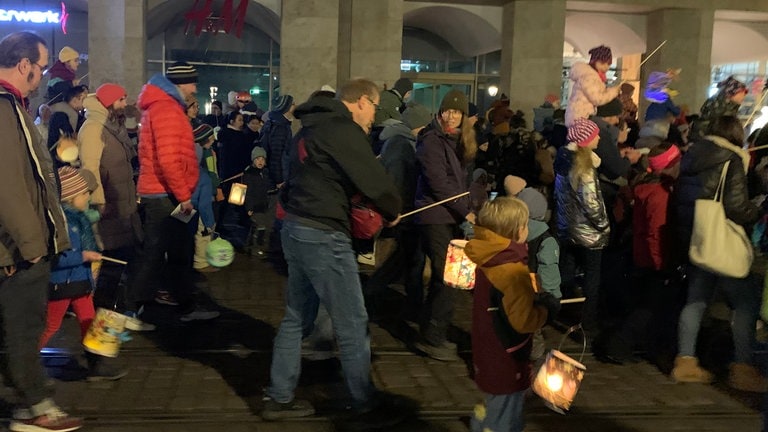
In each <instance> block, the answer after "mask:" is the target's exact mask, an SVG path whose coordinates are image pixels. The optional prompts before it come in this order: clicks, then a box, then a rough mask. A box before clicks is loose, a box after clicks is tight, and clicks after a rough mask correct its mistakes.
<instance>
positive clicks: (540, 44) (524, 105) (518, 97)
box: [499, 0, 565, 126]
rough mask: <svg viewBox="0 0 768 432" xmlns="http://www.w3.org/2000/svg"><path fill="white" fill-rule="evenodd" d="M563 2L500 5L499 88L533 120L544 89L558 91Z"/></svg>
mask: <svg viewBox="0 0 768 432" xmlns="http://www.w3.org/2000/svg"><path fill="white" fill-rule="evenodd" d="M564 38H565V2H564V1H561V0H517V1H515V2H509V3H507V4H505V5H504V8H503V17H502V32H501V41H502V42H501V43H502V46H501V77H500V78H501V83H500V86H499V87H500V92H499V93H501V92H503V93H506V94H507V95H508V96H509V98H510V101H511V107H512V109H515V110H517V109H519V110H522V111H523V112H524V113H525V117H526V119H527V120H528V125H529V126H531V125H532V124H533V108H534V107H537V106H539V105H541V104H542V103H543V102H544V97H545V96H546V95H547V93H554V94H557V95H559V94H560V84H561V82H562V70H563V40H564Z"/></svg>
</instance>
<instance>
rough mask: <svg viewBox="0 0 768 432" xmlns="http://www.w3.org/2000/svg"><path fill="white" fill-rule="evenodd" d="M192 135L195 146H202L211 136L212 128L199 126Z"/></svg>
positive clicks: (204, 125) (205, 125) (203, 125)
mask: <svg viewBox="0 0 768 432" xmlns="http://www.w3.org/2000/svg"><path fill="white" fill-rule="evenodd" d="M192 135H194V137H195V143H196V144H200V145H203V144H205V143H207V142H208V138H210V137H212V136H213V128H212V127H210V126H209V125H207V124H201V125H200V126H198V127H196V128H195V130H193V131H192Z"/></svg>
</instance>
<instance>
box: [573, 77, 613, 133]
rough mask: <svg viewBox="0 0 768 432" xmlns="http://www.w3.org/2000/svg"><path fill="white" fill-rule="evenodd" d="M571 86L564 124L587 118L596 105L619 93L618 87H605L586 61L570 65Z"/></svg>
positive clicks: (593, 111)
mask: <svg viewBox="0 0 768 432" xmlns="http://www.w3.org/2000/svg"><path fill="white" fill-rule="evenodd" d="M570 78H571V80H573V88H572V89H571V97H570V98H568V106H567V107H566V108H565V125H566V126H571V125H572V124H573V121H574V120H576V119H578V118H589V116H591V115H592V114H594V113H595V109H596V107H598V106H600V105H604V104H607V103H608V102H610V101H611V100H613V99H615V98H616V97H617V96H618V95H619V90H620V88H619V87H606V86H605V83H604V82H603V80H602V79H600V75H599V74H598V73H597V71H596V70H595V69H594V68H593V67H592V66H590V65H588V64H587V63H575V64H574V65H573V66H572V67H571V74H570Z"/></svg>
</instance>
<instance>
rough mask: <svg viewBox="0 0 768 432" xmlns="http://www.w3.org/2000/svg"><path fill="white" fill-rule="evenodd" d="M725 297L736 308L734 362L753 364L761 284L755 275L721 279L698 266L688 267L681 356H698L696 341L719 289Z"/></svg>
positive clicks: (681, 319)
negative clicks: (708, 308)
mask: <svg viewBox="0 0 768 432" xmlns="http://www.w3.org/2000/svg"><path fill="white" fill-rule="evenodd" d="M716 288H719V289H720V290H722V292H723V294H725V297H726V299H727V300H728V303H729V305H730V307H731V308H732V309H733V319H732V320H731V330H732V332H733V345H734V361H736V362H737V363H749V364H751V363H752V350H753V344H754V341H755V322H756V321H757V317H758V313H759V309H760V295H761V292H760V284H759V282H758V281H757V279H756V278H755V275H752V274H750V275H749V276H747V277H746V278H744V279H737V278H732V277H726V276H720V275H717V274H715V273H710V272H708V271H706V270H703V269H701V268H699V267H696V266H695V265H692V264H691V265H689V266H688V299H687V300H686V303H685V307H684V308H683V311H682V312H681V313H680V323H679V326H678V334H679V338H680V340H679V342H678V344H679V354H680V355H681V356H696V338H697V337H698V335H699V327H700V326H701V319H702V317H703V316H704V311H705V310H706V308H707V305H709V303H710V302H711V301H712V298H713V296H714V294H715V289H716Z"/></svg>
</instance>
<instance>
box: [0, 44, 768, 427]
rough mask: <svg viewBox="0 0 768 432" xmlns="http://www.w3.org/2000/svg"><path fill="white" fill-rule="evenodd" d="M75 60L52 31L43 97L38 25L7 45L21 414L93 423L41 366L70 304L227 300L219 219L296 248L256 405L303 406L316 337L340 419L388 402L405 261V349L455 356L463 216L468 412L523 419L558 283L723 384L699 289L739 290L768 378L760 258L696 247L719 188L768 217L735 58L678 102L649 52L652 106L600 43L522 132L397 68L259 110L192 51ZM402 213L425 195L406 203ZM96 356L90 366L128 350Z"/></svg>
mask: <svg viewBox="0 0 768 432" xmlns="http://www.w3.org/2000/svg"><path fill="white" fill-rule="evenodd" d="M78 58H79V55H78V53H77V52H76V51H75V50H73V49H72V48H69V47H65V48H64V49H62V50H61V51H60V52H59V55H58V61H57V62H56V64H55V65H54V66H53V67H52V68H51V69H50V70H49V72H48V73H49V82H48V86H47V93H48V96H50V102H49V103H47V104H43V105H41V106H40V107H38V108H37V109H35V110H32V109H31V108H30V107H29V106H28V97H29V95H30V93H32V92H33V91H34V90H36V88H37V87H38V86H39V85H40V83H41V81H42V77H43V71H44V70H47V69H48V67H47V66H48V65H47V59H48V49H47V47H46V44H45V42H44V41H43V40H42V39H41V38H39V37H38V36H36V35H34V34H32V33H27V32H20V33H14V34H11V35H9V36H7V37H5V38H4V39H3V40H2V41H0V86H2V88H1V89H0V122H2V124H4V125H6V126H7V129H8V137H7V138H8V139H7V140H4V141H3V142H4V146H5V150H6V152H5V154H6V156H7V157H6V158H4V159H3V162H2V169H0V175H2V176H4V178H5V179H6V181H5V182H3V183H4V184H6V185H14V186H13V187H4V188H3V189H2V190H3V194H4V197H5V198H7V200H8V202H14V203H15V205H13V206H4V207H3V208H2V209H1V210H0V229H2V230H3V232H4V233H5V238H6V241H3V242H1V243H2V244H0V265H2V266H3V270H4V272H3V273H2V274H0V313H2V315H3V320H2V330H3V336H4V337H3V339H4V341H5V344H6V348H7V365H8V371H9V376H8V378H9V381H10V382H11V383H12V385H13V387H14V388H15V389H16V390H17V392H18V394H19V398H20V404H19V406H18V408H17V409H16V410H15V411H14V414H13V419H12V421H11V425H10V429H11V430H12V431H51V430H59V431H61V430H75V429H78V428H80V427H81V426H82V420H81V419H79V418H76V417H73V416H70V415H69V414H67V413H64V412H63V411H61V410H60V409H59V408H58V407H57V405H56V404H55V402H54V401H53V399H52V395H51V394H50V389H49V387H48V386H46V379H47V378H46V376H45V371H44V369H43V368H42V367H41V366H40V362H39V350H40V349H41V348H42V347H43V346H45V344H46V343H47V341H48V340H49V339H50V337H51V336H52V335H53V334H55V333H56V331H57V330H58V328H59V327H60V325H61V321H62V319H63V316H64V314H65V312H66V311H67V310H68V309H71V310H72V311H73V312H74V313H75V315H76V316H77V319H78V322H79V325H80V328H81V330H82V334H83V336H84V335H85V333H86V331H87V330H88V328H89V326H90V324H91V322H92V321H93V319H94V313H95V312H94V309H95V308H94V306H100V305H107V307H109V308H111V307H114V305H119V306H117V307H118V309H119V311H120V312H121V313H122V314H124V315H125V316H126V317H127V321H126V328H127V329H130V330H133V331H152V330H154V329H155V325H154V324H153V323H150V322H148V321H146V320H145V319H144V316H143V315H142V311H143V306H144V305H146V304H148V303H149V302H157V303H160V304H163V305H169V306H174V307H175V308H176V310H177V316H178V319H179V320H181V321H182V322H189V321H198V320H211V319H215V318H217V317H218V316H219V312H218V311H216V310H209V309H207V308H206V307H204V306H203V305H202V304H201V302H200V301H199V298H198V293H197V292H196V288H195V284H194V278H195V271H197V272H200V273H207V272H214V271H219V270H220V269H219V268H218V267H215V266H213V265H211V263H210V262H209V260H208V259H207V256H206V250H207V246H208V244H209V242H210V241H211V239H212V237H214V236H221V237H223V238H225V239H227V240H228V241H230V242H231V244H232V245H233V247H234V248H235V249H236V250H237V251H238V252H240V253H250V254H254V255H257V256H260V257H263V258H264V259H267V260H270V261H271V262H272V263H273V265H274V266H275V268H276V269H277V270H278V271H286V270H287V288H286V291H285V301H286V307H285V316H284V318H283V320H282V322H281V324H280V327H279V330H278V332H277V336H276V338H275V341H274V348H273V359H272V366H271V370H270V384H269V387H268V388H267V389H266V394H265V399H264V403H263V411H262V413H261V415H262V417H263V418H264V419H265V420H281V419H287V418H293V417H304V416H310V415H313V414H314V412H315V409H314V407H313V406H312V404H311V403H310V402H309V401H306V400H301V399H297V398H296V397H295V390H296V387H297V386H298V383H299V377H300V375H301V358H302V350H303V349H304V348H305V347H306V342H307V340H309V339H312V340H318V339H320V340H325V341H326V342H330V343H329V346H331V347H332V348H331V349H332V350H335V351H336V353H334V354H332V355H337V356H338V358H339V360H340V363H341V367H342V369H343V373H344V383H345V385H346V388H347V390H348V392H349V396H350V400H351V402H350V406H349V407H348V414H349V417H350V419H351V421H359V422H361V423H360V424H366V425H368V426H370V425H372V424H373V425H377V426H379V427H384V426H386V425H388V424H393V423H396V422H398V421H399V420H400V419H401V416H399V415H396V413H397V412H398V411H402V410H398V409H397V408H396V404H397V403H398V400H397V398H394V397H392V396H391V395H387V394H385V393H383V392H380V391H378V390H377V389H376V388H375V386H374V384H373V383H372V381H371V373H370V372H371V371H370V369H371V348H370V340H369V334H368V323H369V320H374V319H379V318H380V316H381V315H382V314H385V313H389V312H387V311H386V310H384V308H383V307H382V301H381V299H382V298H383V297H384V294H385V293H386V290H387V289H388V288H389V285H390V284H392V283H394V282H402V285H403V286H404V288H405V294H406V295H405V300H404V304H403V305H402V307H401V308H399V309H398V310H399V312H398V316H397V318H398V319H402V320H404V321H406V322H410V323H412V324H413V325H414V326H415V327H416V328H418V334H417V336H416V337H415V338H414V339H413V340H408V341H406V342H407V343H408V345H409V347H411V348H412V349H413V350H414V351H416V352H419V353H422V354H424V355H426V356H429V357H431V358H434V359H436V360H440V361H445V362H451V361H457V360H460V359H459V356H458V352H457V347H456V344H455V343H454V342H453V341H450V340H449V337H448V336H449V332H448V329H449V326H450V324H451V321H452V317H453V311H454V304H455V301H456V296H457V290H456V289H454V288H452V287H449V286H448V285H447V284H446V282H445V281H444V278H443V270H444V268H445V266H446V251H447V250H448V248H449V244H450V242H451V240H453V239H457V238H466V239H469V243H468V244H467V246H466V253H467V255H468V256H469V257H470V258H471V259H472V260H473V261H474V262H475V263H477V266H478V267H477V272H476V276H475V277H476V285H475V293H474V308H473V318H472V320H473V324H472V335H471V336H472V340H473V350H472V361H473V364H474V368H475V374H474V379H475V381H476V382H477V385H478V387H479V388H480V389H481V390H482V391H483V392H484V393H485V394H486V399H485V404H484V406H483V407H482V409H478V410H476V411H475V414H474V417H473V419H472V430H473V431H478V432H479V431H484V430H493V431H515V432H519V431H522V430H523V427H524V421H523V402H524V399H525V398H524V391H525V390H527V389H528V388H529V387H530V385H531V372H532V367H533V364H534V363H533V362H534V361H535V360H537V359H539V358H541V356H542V354H543V351H544V341H543V337H542V333H541V328H542V327H543V326H544V325H546V324H547V323H551V322H552V321H553V320H554V319H555V318H556V317H557V315H558V314H559V313H560V301H561V299H563V298H564V297H580V296H583V297H585V302H584V305H583V308H582V310H581V315H580V317H579V320H580V321H581V323H582V327H583V329H584V333H585V335H586V338H587V341H588V343H589V344H590V345H591V347H592V350H593V352H594V353H595V355H596V357H597V358H598V359H599V360H601V361H605V362H611V363H616V364H623V363H625V362H629V361H634V356H635V355H636V354H637V353H638V352H641V353H644V355H645V356H646V359H648V360H650V361H652V362H656V363H657V364H659V366H660V367H661V368H662V369H664V368H665V367H666V369H667V371H668V372H670V375H671V377H672V378H673V379H674V380H676V381H678V382H711V381H712V377H713V375H712V373H711V372H710V371H708V370H706V369H704V368H703V367H702V365H701V364H700V363H699V361H698V357H697V347H696V343H697V337H698V333H699V330H700V326H701V323H702V320H703V317H704V315H705V311H706V308H707V306H708V305H709V304H711V303H712V302H713V301H715V299H723V300H724V301H726V302H727V303H728V305H729V306H730V307H731V308H732V309H733V319H731V320H730V321H731V326H732V329H733V342H734V355H733V363H731V365H730V374H729V378H728V383H729V385H730V386H732V387H733V388H736V389H739V390H745V391H753V392H765V391H766V390H768V380H766V379H765V378H764V377H763V376H762V375H761V373H760V371H759V369H758V367H757V366H756V365H755V359H754V357H753V347H754V344H755V324H756V322H757V321H758V319H759V316H758V315H759V305H760V296H761V288H762V278H763V276H764V275H762V274H757V273H750V274H749V275H747V276H746V277H743V278H735V277H730V276H726V275H722V274H718V273H716V272H713V271H712V270H711V269H707V268H703V267H701V266H697V265H696V264H694V263H692V262H690V260H689V259H688V246H689V244H690V243H691V236H692V231H693V226H694V223H695V221H694V213H693V209H694V207H695V201H696V200H698V199H702V198H704V199H709V198H712V197H714V196H715V194H716V192H718V191H719V192H718V193H720V194H721V195H722V202H723V205H724V208H725V214H726V216H727V218H728V219H730V220H731V221H732V222H734V223H736V224H738V225H741V226H743V227H744V228H745V229H747V230H750V229H751V228H752V225H753V224H755V223H756V222H758V220H762V221H763V222H761V223H762V224H763V225H765V219H766V218H765V216H764V215H765V214H766V213H768V208H766V205H768V204H766V205H763V204H762V198H764V197H765V195H766V194H768V153H766V152H761V151H755V152H753V153H751V152H749V151H748V150H745V148H747V147H746V146H747V145H751V146H754V147H760V146H762V145H763V144H765V143H766V142H768V129H764V130H762V131H753V133H752V134H751V136H750V138H749V140H747V139H746V137H745V134H744V126H743V125H742V123H741V122H740V120H739V118H738V117H737V115H738V110H739V107H740V104H741V102H742V101H743V100H744V97H745V95H746V94H747V87H746V86H745V85H744V84H743V83H741V82H739V81H738V80H736V79H734V78H733V77H729V78H728V79H727V80H725V81H724V82H723V83H721V89H720V91H719V92H718V94H717V95H715V96H713V97H712V98H710V99H709V100H708V101H707V102H706V103H705V104H704V106H703V107H702V108H701V113H700V114H698V115H690V114H688V113H687V112H686V111H687V109H686V108H685V107H679V106H677V105H676V104H675V102H674V95H675V92H674V91H673V90H672V89H671V88H670V86H673V85H674V84H673V83H674V80H676V79H680V78H679V75H680V71H674V70H670V71H666V72H658V73H657V72H654V73H653V74H651V75H650V77H649V80H648V83H647V84H646V87H645V89H644V91H643V92H642V95H643V97H644V98H645V99H646V100H647V101H648V108H647V109H646V110H645V112H644V118H643V119H642V121H641V120H640V119H639V118H638V117H637V116H638V114H639V113H640V110H639V109H638V107H637V105H636V104H635V102H634V101H633V99H632V95H633V93H634V90H635V88H634V86H632V85H631V84H629V83H623V84H621V85H614V86H611V85H608V84H607V83H608V79H607V76H606V73H607V72H608V70H609V68H610V65H611V63H612V53H611V50H610V48H608V47H605V46H600V47H596V48H594V49H592V50H590V61H589V62H588V63H581V64H576V65H574V66H573V68H572V70H571V79H572V80H573V81H574V85H573V88H572V93H571V94H570V97H569V98H568V105H567V107H566V109H564V110H563V109H561V108H560V107H559V102H560V98H559V97H558V96H556V95H547V96H546V97H545V99H544V104H543V105H542V106H541V107H538V108H536V109H535V110H534V112H533V114H534V116H533V117H534V120H533V128H529V127H528V125H527V120H526V118H525V113H522V112H520V111H515V110H513V109H512V108H511V106H512V104H511V101H510V98H509V97H507V96H506V95H502V97H501V98H500V99H499V100H498V101H496V102H494V103H493V104H492V105H491V107H490V109H489V110H488V111H487V112H485V113H484V115H483V113H481V112H480V110H479V109H478V107H477V106H475V105H474V104H472V103H470V102H469V100H468V97H467V95H466V94H464V93H463V92H461V91H458V90H451V91H449V92H447V93H446V94H445V95H444V96H443V98H442V100H441V103H440V106H439V108H438V110H437V112H436V113H434V114H432V113H430V112H429V110H428V109H427V108H426V107H424V106H422V105H419V104H417V103H415V102H413V101H412V99H413V98H412V93H413V90H414V87H413V82H412V81H411V80H409V79H408V78H402V79H400V80H398V81H397V82H395V83H394V85H393V86H392V87H391V88H389V89H385V90H383V91H381V90H380V89H379V88H378V86H377V85H376V84H374V83H373V82H371V81H369V80H366V79H353V80H350V81H348V82H345V83H343V84H342V85H341V86H340V87H339V89H338V91H336V90H334V89H333V88H331V87H329V86H323V88H321V89H318V90H317V91H316V92H314V93H313V94H312V95H311V96H310V97H309V98H308V99H307V100H306V101H304V102H302V103H298V104H297V102H296V101H294V98H293V97H292V96H290V95H280V96H278V97H277V98H276V99H275V100H274V101H273V102H272V104H271V108H270V109H269V110H267V111H264V110H261V109H259V107H258V106H257V105H256V104H255V103H254V102H253V101H252V99H251V97H250V94H248V93H247V92H233V94H232V95H231V96H232V97H231V98H230V100H228V101H227V102H228V103H227V104H226V105H224V104H222V103H221V102H218V101H214V102H212V104H211V107H212V113H211V114H209V115H205V116H201V115H200V112H199V107H200V104H199V102H198V100H197V98H196V96H195V94H196V92H197V88H196V85H197V81H198V72H197V70H196V69H195V67H194V66H192V65H190V64H188V63H184V62H177V63H174V64H172V65H171V66H169V67H168V69H167V70H166V71H164V73H161V74H156V75H154V76H153V77H151V78H150V79H149V81H148V82H147V83H146V85H145V86H144V87H143V88H142V90H141V93H140V94H139V95H137V104H136V106H135V107H131V106H129V105H128V102H127V100H128V96H129V95H128V94H127V93H126V91H125V89H124V88H123V87H122V86H120V85H119V84H117V83H105V84H102V85H101V86H99V87H98V88H96V89H95V92H94V93H92V94H90V93H89V91H90V90H89V89H88V88H87V87H86V86H83V85H81V84H80V83H79V82H78V81H77V80H76V79H75V72H76V70H77V67H78V63H79V61H78ZM31 112H34V113H35V114H36V115H37V120H35V121H34V122H33V119H32V116H31V114H30V113H31ZM129 117H130V118H133V119H134V122H130V121H129V120H128V119H129ZM136 119H140V120H138V121H137V120H136ZM294 120H297V121H298V122H300V125H301V126H300V128H296V127H294V126H295V125H294V124H293V121H294ZM134 123H136V124H140V125H141V127H140V128H139V127H137V128H135V129H134V128H131V129H129V128H128V126H127V125H132V124H134ZM294 131H298V132H296V134H295V136H294ZM633 131H634V132H635V133H634V134H633V133H632V132H633ZM721 177H724V180H723V179H722V178H721ZM723 182H724V183H723ZM721 184H724V185H725V186H721ZM244 186H245V187H244ZM238 193H241V194H242V195H243V197H242V199H238V198H233V199H227V197H231V196H237V194H238ZM361 207H362V208H364V209H365V211H366V212H367V213H369V214H378V215H380V216H381V217H382V219H383V222H382V223H381V225H382V226H377V227H376V228H379V229H380V232H377V234H375V235H373V236H372V235H368V234H365V235H361V234H360V233H361V230H360V227H359V226H358V224H359V223H360V221H358V220H357V219H356V218H355V217H351V214H352V213H354V211H355V209H356V208H357V209H359V208H361ZM414 209H422V210H423V211H419V212H418V213H416V214H415V215H409V216H407V217H403V216H401V215H403V214H405V213H407V212H410V211H411V210H414ZM758 225H760V224H758ZM764 228H765V226H763V231H764ZM376 231H379V230H378V229H377V230H376ZM750 232H751V231H750ZM753 237H754V238H755V243H756V244H757V245H758V246H766V245H768V239H763V238H762V237H761V236H759V235H758V236H753ZM377 249H379V251H378V252H381V250H382V249H385V250H387V253H378V252H377V253H376V258H377V259H376V263H375V264H376V265H375V270H374V271H373V273H372V274H371V275H370V276H369V277H367V278H363V279H361V275H360V272H359V263H358V254H360V253H363V252H370V251H376V250H377ZM318 251H322V253H318ZM107 257H109V258H110V260H105V258H107ZM115 260H116V261H115ZM119 262H127V267H126V268H124V267H123V265H122V264H119ZM756 271H757V270H756ZM531 274H533V275H534V276H535V277H531ZM102 287H104V288H106V289H100V288H102ZM97 288H99V289H97ZM109 288H111V289H109ZM102 293H113V294H112V297H110V298H101V297H100V295H104V294H102ZM716 294H717V295H716ZM114 296H117V297H116V298H115V297H114ZM46 305H47V306H46ZM46 307H47V310H46ZM334 345H335V346H336V347H337V348H333V347H334ZM86 360H87V364H88V367H87V369H88V374H87V376H88V379H90V380H116V379H120V378H121V377H123V376H124V375H125V374H126V373H127V372H128V371H127V370H124V369H120V368H118V367H115V366H114V365H113V364H111V362H110V361H109V359H107V358H106V357H103V356H99V355H98V354H94V353H87V354H86ZM665 365H666V366H665Z"/></svg>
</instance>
